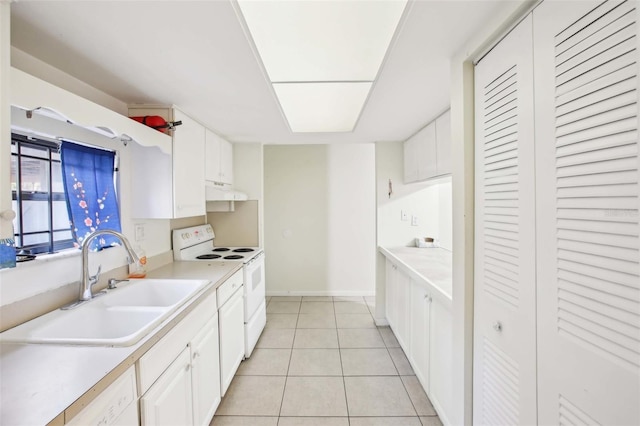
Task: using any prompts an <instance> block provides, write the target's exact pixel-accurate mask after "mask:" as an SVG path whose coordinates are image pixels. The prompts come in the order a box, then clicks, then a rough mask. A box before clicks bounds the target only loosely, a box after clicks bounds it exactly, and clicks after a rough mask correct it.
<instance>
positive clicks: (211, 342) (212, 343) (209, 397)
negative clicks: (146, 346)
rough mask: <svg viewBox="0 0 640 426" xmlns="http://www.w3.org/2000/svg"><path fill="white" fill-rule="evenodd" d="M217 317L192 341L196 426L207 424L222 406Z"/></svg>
mask: <svg viewBox="0 0 640 426" xmlns="http://www.w3.org/2000/svg"><path fill="white" fill-rule="evenodd" d="M219 347H220V346H219V344H218V315H215V316H214V317H213V318H212V319H211V320H210V321H209V322H207V324H206V325H205V326H204V327H203V328H202V330H200V332H199V333H198V335H197V336H196V337H195V338H194V339H193V340H192V341H191V365H192V369H191V382H192V384H193V424H194V425H196V426H199V425H208V424H209V422H211V419H212V418H213V413H215V411H216V408H218V404H220V353H219Z"/></svg>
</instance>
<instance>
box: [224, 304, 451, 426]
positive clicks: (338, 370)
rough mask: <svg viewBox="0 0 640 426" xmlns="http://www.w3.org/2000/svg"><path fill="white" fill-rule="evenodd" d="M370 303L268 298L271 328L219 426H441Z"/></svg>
mask: <svg viewBox="0 0 640 426" xmlns="http://www.w3.org/2000/svg"><path fill="white" fill-rule="evenodd" d="M373 303H374V300H373V298H369V297H364V298H363V297H271V298H267V326H266V328H265V330H264V332H263V333H262V336H261V337H260V340H259V341H258V344H257V345H256V349H254V351H253V354H252V355H251V358H250V359H248V360H245V361H243V362H242V364H241V365H240V368H239V369H238V372H237V373H236V376H235V377H234V379H233V382H232V383H231V386H230V388H229V390H228V391H227V394H226V395H225V397H224V398H223V399H222V402H221V404H220V406H219V407H218V411H217V412H216V416H215V417H214V419H213V422H212V425H214V426H238V425H242V426H426V425H428V426H438V425H441V424H442V423H441V422H440V420H439V419H438V416H437V415H436V412H435V410H434V409H433V406H432V405H431V402H430V401H429V398H428V397H427V395H426V394H425V393H424V390H423V389H422V386H421V385H420V383H419V382H418V379H417V378H416V376H415V374H414V372H413V370H412V369H411V365H410V364H409V361H408V360H407V357H406V356H405V354H404V352H403V351H402V348H400V345H399V344H398V341H397V340H396V338H395V336H394V334H393V332H392V331H391V329H390V328H389V327H376V326H375V324H374V322H373V316H372V312H373V309H374V308H373Z"/></svg>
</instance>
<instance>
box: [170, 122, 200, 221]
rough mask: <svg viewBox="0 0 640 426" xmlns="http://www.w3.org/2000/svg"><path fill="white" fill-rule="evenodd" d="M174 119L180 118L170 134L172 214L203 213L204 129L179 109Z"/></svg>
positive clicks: (178, 216)
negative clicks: (171, 150)
mask: <svg viewBox="0 0 640 426" xmlns="http://www.w3.org/2000/svg"><path fill="white" fill-rule="evenodd" d="M174 119H175V120H181V121H182V125H181V126H178V127H177V128H176V130H175V132H174V135H173V197H174V200H173V202H174V205H173V208H174V217H176V218H180V217H190V216H201V215H204V214H206V208H205V199H204V162H203V161H202V159H203V158H204V140H205V129H204V127H203V126H202V125H200V123H197V122H196V121H194V120H192V119H191V118H189V117H188V116H186V115H185V114H183V113H182V112H181V111H179V110H175V111H174Z"/></svg>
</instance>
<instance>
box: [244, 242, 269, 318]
mask: <svg viewBox="0 0 640 426" xmlns="http://www.w3.org/2000/svg"><path fill="white" fill-rule="evenodd" d="M264 277H265V275H264V253H260V254H259V255H258V256H256V257H254V258H253V259H252V260H250V261H249V262H248V263H247V264H246V265H244V289H245V298H244V320H245V323H247V322H249V320H250V319H251V317H252V316H253V314H255V313H256V312H257V311H258V309H259V308H260V305H261V304H263V303H264V302H265V280H264Z"/></svg>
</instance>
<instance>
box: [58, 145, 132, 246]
mask: <svg viewBox="0 0 640 426" xmlns="http://www.w3.org/2000/svg"><path fill="white" fill-rule="evenodd" d="M60 156H61V162H62V176H63V180H64V187H65V192H66V195H67V196H66V198H67V210H68V211H69V219H70V221H71V230H72V232H73V237H74V239H75V240H76V246H77V247H79V246H80V245H81V244H82V242H83V241H84V239H85V238H86V237H87V236H88V235H89V234H91V233H92V232H94V231H96V230H98V229H112V230H114V231H118V232H120V213H119V211H120V210H119V209H118V199H117V197H116V189H115V185H114V180H113V174H114V162H115V152H112V151H106V150H104V149H97V148H91V147H88V146H84V145H79V144H75V143H72V142H67V141H63V142H62V145H61V147H60ZM114 245H119V241H118V240H117V239H116V238H115V237H113V236H111V235H101V236H100V238H96V239H95V240H93V241H92V242H91V247H90V249H91V250H94V251H97V250H102V249H103V248H105V247H110V246H114Z"/></svg>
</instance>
